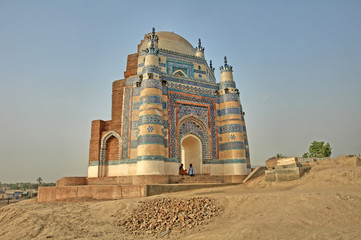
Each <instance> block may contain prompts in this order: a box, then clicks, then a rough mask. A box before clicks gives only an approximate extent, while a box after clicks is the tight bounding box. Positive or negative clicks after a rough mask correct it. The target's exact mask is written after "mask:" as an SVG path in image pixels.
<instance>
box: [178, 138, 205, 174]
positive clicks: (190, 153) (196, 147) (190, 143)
mask: <svg viewBox="0 0 361 240" xmlns="http://www.w3.org/2000/svg"><path fill="white" fill-rule="evenodd" d="M181 161H182V163H183V165H184V168H185V169H187V170H188V169H189V164H192V165H193V168H194V170H195V172H196V174H202V161H203V160H202V141H201V140H200V139H199V138H198V137H197V136H195V135H193V134H187V135H186V136H184V137H183V138H182V139H181Z"/></svg>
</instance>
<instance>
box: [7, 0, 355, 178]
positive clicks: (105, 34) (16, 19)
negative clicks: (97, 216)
mask: <svg viewBox="0 0 361 240" xmlns="http://www.w3.org/2000/svg"><path fill="white" fill-rule="evenodd" d="M360 13H361V1H345V0H342V1H341V0H340V1H332V0H327V1H322V0H319V1H314V0H312V1H306V0H305V1H268V0H265V1H89V0H83V1H81V0H74V1H73V0H72V1H70V0H69V1H66V0H63V1H49V0H46V1H16V0H11V1H5V0H0V116H1V118H0V163H1V165H0V181H2V182H16V181H33V182H34V181H35V179H36V178H37V177H39V176H41V177H42V178H43V179H44V180H45V181H47V182H53V181H56V180H57V179H59V178H61V177H63V176H85V175H86V171H87V163H88V149H89V140H90V123H91V121H92V120H94V119H104V120H109V119H110V113H111V112H110V108H111V84H112V82H113V81H114V80H117V79H120V78H123V72H124V71H125V65H126V60H127V55H128V54H132V53H135V52H136V50H137V44H139V42H140V40H141V39H143V37H144V34H146V33H147V32H150V31H151V28H152V27H153V26H154V27H155V28H156V30H157V31H174V32H175V33H177V34H179V35H181V36H183V37H184V38H185V39H187V40H188V41H189V42H190V43H192V44H193V45H194V46H196V44H197V39H198V38H201V39H202V45H203V46H204V47H205V48H206V51H205V54H206V59H207V60H213V63H214V66H215V67H216V76H217V79H218V80H219V70H218V67H219V66H220V65H221V64H222V63H223V57H224V56H225V55H227V57H228V60H229V61H228V62H229V64H230V65H233V69H234V77H235V79H236V82H237V87H238V88H239V89H240V92H241V102H242V104H243V108H244V111H245V112H246V116H245V117H246V124H247V130H248V137H249V144H250V150H251V162H252V164H254V165H260V164H263V163H264V161H265V160H266V159H267V158H268V157H271V156H273V155H275V154H276V153H283V154H285V155H292V156H301V155H302V154H303V153H304V152H306V151H307V150H308V146H309V144H310V143H311V142H312V141H313V140H320V141H326V142H330V144H331V146H332V147H333V154H332V156H338V155H343V154H358V153H361V140H360V138H361V106H360V103H361V14H360Z"/></svg>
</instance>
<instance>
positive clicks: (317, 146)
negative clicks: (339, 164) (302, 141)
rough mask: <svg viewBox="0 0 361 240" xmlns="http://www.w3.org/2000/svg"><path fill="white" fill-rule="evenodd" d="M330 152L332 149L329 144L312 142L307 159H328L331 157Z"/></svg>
mask: <svg viewBox="0 0 361 240" xmlns="http://www.w3.org/2000/svg"><path fill="white" fill-rule="evenodd" d="M331 150H332V148H331V146H330V144H329V143H326V144H325V143H324V142H317V141H313V142H312V143H311V145H310V147H309V148H308V157H317V158H322V157H329V156H331ZM305 154H306V153H305ZM305 154H304V156H305Z"/></svg>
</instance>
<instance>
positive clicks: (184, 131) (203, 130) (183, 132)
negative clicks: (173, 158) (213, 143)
mask: <svg viewBox="0 0 361 240" xmlns="http://www.w3.org/2000/svg"><path fill="white" fill-rule="evenodd" d="M188 124H193V125H198V126H199V130H198V131H197V129H194V128H192V127H193V126H191V127H189V126H187V125H188ZM208 132H209V129H208V127H207V125H206V124H204V122H203V121H202V120H200V119H199V118H198V117H197V116H195V115H193V114H189V115H186V116H184V117H182V118H181V119H180V120H179V123H178V124H177V137H176V138H177V141H176V143H177V146H176V148H177V150H178V151H177V159H178V162H181V161H182V159H181V158H182V156H181V150H182V140H183V138H184V137H185V136H187V135H189V134H192V135H194V136H196V137H197V138H198V139H199V140H200V141H201V144H202V163H204V162H205V161H206V160H207V159H209V155H210V153H209V135H208Z"/></svg>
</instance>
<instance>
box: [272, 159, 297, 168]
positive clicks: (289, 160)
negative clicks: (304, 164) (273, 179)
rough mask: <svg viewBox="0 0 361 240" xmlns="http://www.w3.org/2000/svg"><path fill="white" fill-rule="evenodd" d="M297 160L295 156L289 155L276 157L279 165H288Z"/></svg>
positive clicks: (295, 162)
mask: <svg viewBox="0 0 361 240" xmlns="http://www.w3.org/2000/svg"><path fill="white" fill-rule="evenodd" d="M297 163H298V160H297V158H296V157H290V158H280V159H277V166H280V165H290V164H297Z"/></svg>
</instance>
